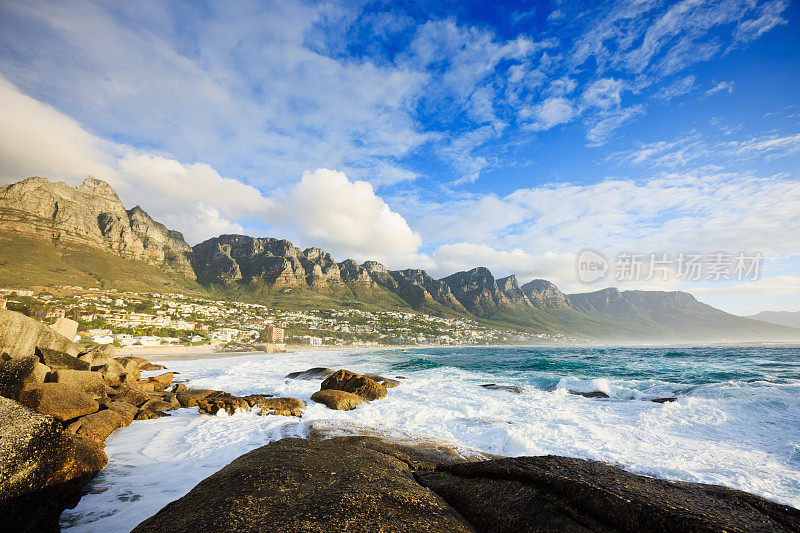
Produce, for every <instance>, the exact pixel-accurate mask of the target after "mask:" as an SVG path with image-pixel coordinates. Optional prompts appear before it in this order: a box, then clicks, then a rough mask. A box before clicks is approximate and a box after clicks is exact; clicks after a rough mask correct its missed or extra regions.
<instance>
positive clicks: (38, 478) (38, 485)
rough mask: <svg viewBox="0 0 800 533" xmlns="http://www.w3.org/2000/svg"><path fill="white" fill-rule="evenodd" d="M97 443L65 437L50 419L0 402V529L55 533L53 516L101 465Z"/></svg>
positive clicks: (103, 461)
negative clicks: (51, 532)
mask: <svg viewBox="0 0 800 533" xmlns="http://www.w3.org/2000/svg"><path fill="white" fill-rule="evenodd" d="M106 462H107V459H106V456H105V454H104V453H103V451H102V445H98V444H96V443H93V442H86V441H85V440H84V439H80V438H70V437H69V436H68V435H67V434H66V433H65V432H64V430H63V426H62V425H61V423H60V422H59V421H57V420H56V419H54V418H52V417H50V416H46V415H43V414H39V413H35V412H33V411H31V410H30V409H28V408H26V407H23V406H22V405H20V404H18V403H17V402H15V401H13V400H10V399H6V398H0V516H2V520H3V522H2V526H0V529H2V530H3V531H15V532H19V533H22V532H28V531H30V532H41V531H58V517H59V516H60V515H61V512H62V511H63V510H64V509H66V508H67V507H71V506H74V505H75V504H76V503H77V501H78V499H79V498H80V489H81V487H82V486H83V485H84V484H85V483H86V482H87V481H88V480H89V479H91V478H92V477H94V475H96V474H97V472H99V471H100V470H101V469H102V468H103V467H104V466H105V465H106Z"/></svg>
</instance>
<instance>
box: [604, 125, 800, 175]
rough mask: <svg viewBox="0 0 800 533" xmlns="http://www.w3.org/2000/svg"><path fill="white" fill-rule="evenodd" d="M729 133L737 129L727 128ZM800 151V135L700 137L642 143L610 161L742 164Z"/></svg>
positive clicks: (673, 164) (662, 164) (668, 164)
mask: <svg viewBox="0 0 800 533" xmlns="http://www.w3.org/2000/svg"><path fill="white" fill-rule="evenodd" d="M724 131H725V133H726V134H730V133H734V132H735V129H729V128H726V129H724ZM799 152H800V133H795V134H787V135H762V136H758V137H752V138H745V139H740V140H730V141H717V142H712V141H708V140H705V139H704V138H702V137H701V136H700V135H699V134H693V135H689V136H687V137H682V138H679V139H675V140H672V141H657V142H653V143H647V144H642V145H640V146H639V147H638V148H636V149H634V150H629V151H624V152H617V153H615V154H611V155H610V156H609V157H608V159H618V160H620V161H627V162H631V163H637V164H642V163H646V164H649V165H652V166H654V167H667V168H672V167H681V166H685V165H687V164H689V163H692V162H695V161H702V162H706V163H727V164H734V163H742V162H745V161H748V160H752V159H756V160H759V161H763V160H770V159H775V158H779V157H788V156H792V155H794V154H797V153H799Z"/></svg>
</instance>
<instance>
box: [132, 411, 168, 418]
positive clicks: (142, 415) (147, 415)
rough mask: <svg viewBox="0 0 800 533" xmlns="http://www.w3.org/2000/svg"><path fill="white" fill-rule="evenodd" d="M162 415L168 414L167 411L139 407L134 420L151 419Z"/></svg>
mask: <svg viewBox="0 0 800 533" xmlns="http://www.w3.org/2000/svg"><path fill="white" fill-rule="evenodd" d="M162 416H169V413H165V412H164V411H151V410H150V409H139V412H138V413H136V418H135V420H153V419H154V418H161V417H162Z"/></svg>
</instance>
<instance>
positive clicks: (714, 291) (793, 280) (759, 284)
mask: <svg viewBox="0 0 800 533" xmlns="http://www.w3.org/2000/svg"><path fill="white" fill-rule="evenodd" d="M692 293H693V294H695V295H697V296H713V297H715V298H740V297H742V296H765V295H779V294H794V293H800V276H776V277H774V278H763V279H759V280H755V281H748V282H746V283H737V284H735V285H732V286H722V287H697V288H694V289H692Z"/></svg>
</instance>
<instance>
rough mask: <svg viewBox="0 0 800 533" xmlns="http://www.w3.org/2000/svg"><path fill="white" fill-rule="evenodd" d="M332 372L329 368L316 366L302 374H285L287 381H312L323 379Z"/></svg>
mask: <svg viewBox="0 0 800 533" xmlns="http://www.w3.org/2000/svg"><path fill="white" fill-rule="evenodd" d="M333 372H334V371H333V370H331V369H330V368H325V367H321V366H316V367H314V368H309V369H308V370H303V371H302V372H291V373H289V374H286V377H287V378H288V379H305V380H314V379H325V378H327V377H328V376H330V375H331V374H333Z"/></svg>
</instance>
